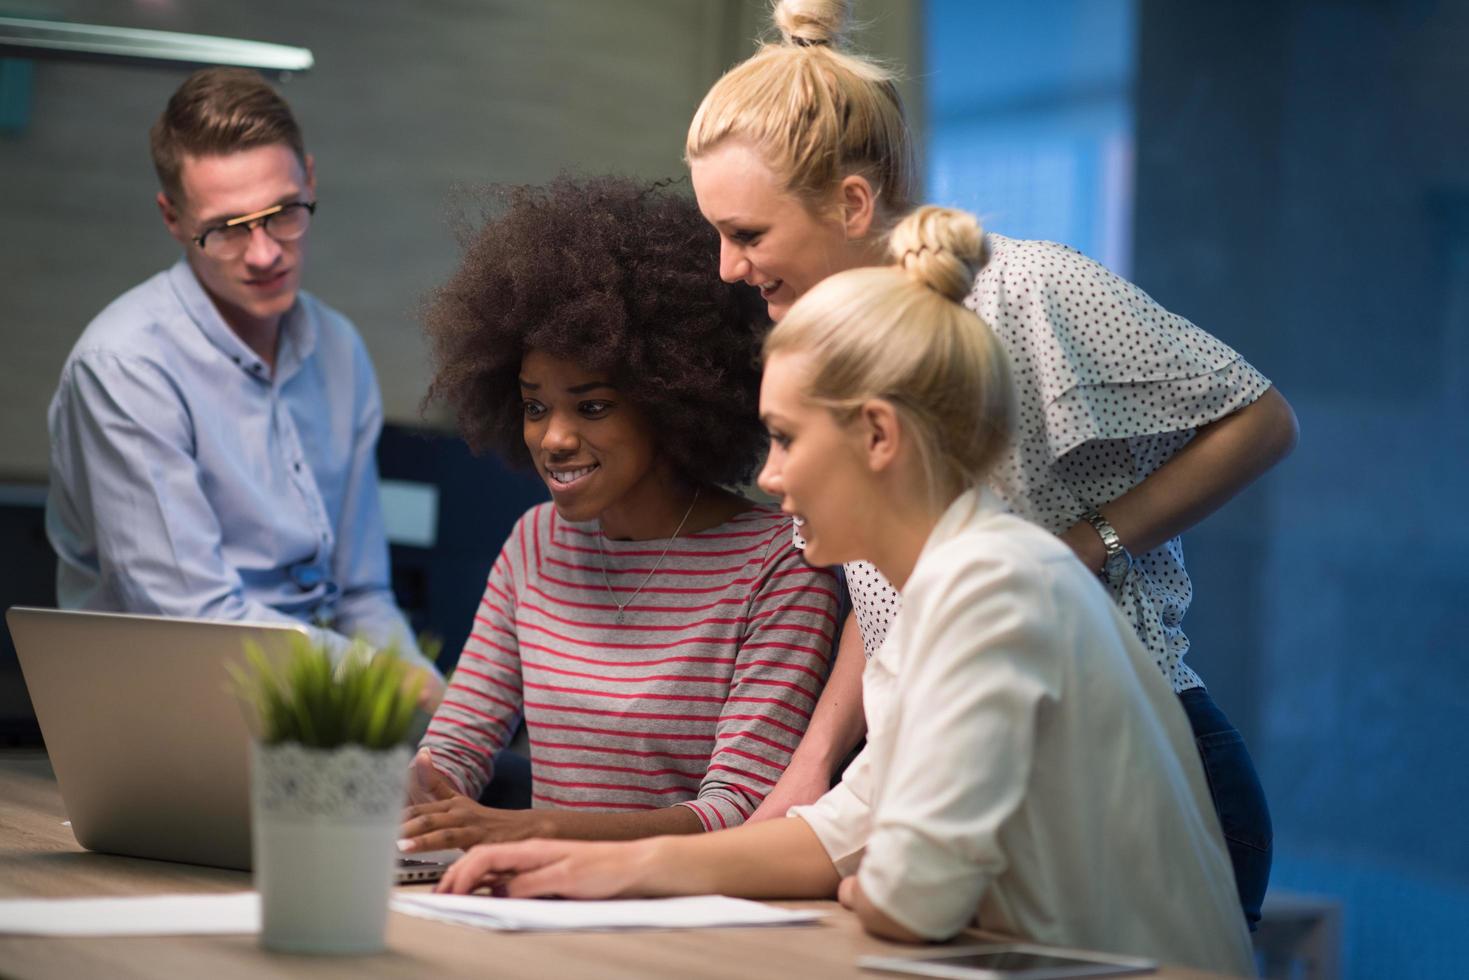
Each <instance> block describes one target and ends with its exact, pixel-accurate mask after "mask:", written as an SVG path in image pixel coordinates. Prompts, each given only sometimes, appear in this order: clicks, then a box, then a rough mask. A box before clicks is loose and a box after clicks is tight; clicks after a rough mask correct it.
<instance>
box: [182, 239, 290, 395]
mask: <svg viewBox="0 0 1469 980" xmlns="http://www.w3.org/2000/svg"><path fill="white" fill-rule="evenodd" d="M168 280H169V283H170V284H171V285H172V286H173V290H174V293H175V294H177V296H178V298H179V302H180V303H182V304H183V306H184V310H185V311H187V312H188V314H189V319H191V320H193V321H194V324H195V326H197V327H198V328H199V331H200V332H201V333H202V334H204V336H205V338H206V339H207V340H208V341H209V342H210V343H211V344H213V345H214V347H215V349H217V350H218V351H219V352H220V353H221V354H223V355H224V356H225V357H226V358H228V359H229V360H231V361H233V362H234V363H235V364H236V365H238V366H239V368H240V370H241V371H244V372H245V373H246V374H248V375H250V376H251V377H254V378H258V379H260V380H262V381H266V382H269V381H271V380H272V379H271V375H270V373H269V372H267V371H266V370H265V367H264V365H263V364H261V361H260V358H259V357H257V356H256V354H255V352H254V351H252V350H251V349H250V347H249V346H248V345H247V344H246V343H245V342H244V341H243V340H241V339H240V337H239V335H238V334H236V333H235V332H234V330H232V329H231V328H230V325H229V324H228V323H226V322H225V319H224V317H222V316H220V313H219V308H218V307H217V306H215V305H214V300H212V299H210V298H209V294H208V293H207V292H205V291H204V286H203V284H201V283H200V282H199V277H198V276H196V275H195V274H194V269H193V267H192V266H190V265H189V262H188V260H187V259H185V258H180V259H179V260H178V261H177V262H175V263H174V264H173V268H171V269H169V270H168ZM315 350H316V320H315V318H314V317H313V316H311V315H310V314H309V313H308V312H307V310H306V304H305V303H303V302H302V301H301V297H300V295H299V294H297V297H296V302H295V303H293V304H292V305H291V308H290V309H289V310H287V311H286V313H285V315H284V316H282V317H281V339H280V346H279V350H278V353H277V356H276V364H275V380H276V381H278V382H281V381H285V380H286V379H288V378H289V377H290V376H291V375H293V374H295V373H296V371H298V370H299V369H300V367H301V365H302V363H304V362H305V361H306V359H307V358H309V357H310V356H311V354H312V353H313V352H314V351H315Z"/></svg>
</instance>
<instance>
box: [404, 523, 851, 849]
mask: <svg viewBox="0 0 1469 980" xmlns="http://www.w3.org/2000/svg"><path fill="white" fill-rule="evenodd" d="M599 540H600V549H599ZM668 545H669V541H668V539H666V538H665V539H659V540H656V541H613V540H608V539H606V538H603V537H602V535H601V531H600V529H599V527H598V525H597V524H595V523H587V524H573V523H569V522H567V521H564V520H562V519H561V518H560V517H558V516H557V515H556V511H555V508H554V507H552V506H551V505H550V504H542V505H541V506H539V507H536V508H533V509H532V510H530V511H529V512H527V513H526V514H525V516H523V517H522V518H521V519H520V521H519V523H517V524H516V526H515V529H514V530H513V531H512V532H511V535H510V539H509V540H508V541H507V542H506V543H505V547H504V549H503V550H502V551H501V552H500V557H499V559H498V560H497V561H496V562H495V566H494V568H493V569H492V570H491V572H490V578H489V582H488V584H487V585H486V588H485V594H484V598H483V599H482V600H481V601H480V608H479V611H478V613H477V614H476V616H475V623H474V630H473V632H472V633H471V634H470V637H469V641H468V642H467V643H466V644H465V647H464V653H463V655H462V656H461V657H460V660H459V666H458V668H457V669H456V670H455V672H454V676H453V680H452V682H451V684H450V686H449V691H448V694H447V696H446V697H445V698H444V702H443V705H442V706H441V707H440V708H439V710H438V712H437V713H436V714H435V715H434V719H433V723H432V724H431V725H430V726H429V730H428V735H427V736H426V737H425V739H424V744H425V745H427V746H429V747H430V748H431V750H432V752H433V759H434V764H435V766H436V767H437V768H438V769H439V770H440V771H442V772H444V773H446V774H447V775H448V776H450V778H452V779H454V780H455V781H456V782H458V783H459V784H460V786H461V787H462V788H463V789H464V790H465V792H466V793H467V794H468V795H470V796H471V797H473V796H477V795H478V794H479V792H480V790H481V789H483V787H484V785H485V784H486V783H487V782H488V781H489V778H490V769H491V760H492V758H493V756H494V754H495V752H497V751H498V750H499V749H500V748H501V747H502V746H503V745H504V744H505V741H506V736H507V729H508V726H509V725H510V724H512V723H513V721H514V719H515V716H516V714H517V713H518V712H519V711H520V710H522V708H523V709H524V711H525V720H526V726H527V730H528V734H529V738H530V747H531V772H532V778H533V790H532V799H533V802H534V805H535V806H537V807H586V808H588V809H593V810H604V811H611V810H642V809H654V808H658V807H665V806H671V805H674V804H680V803H681V804H684V805H686V806H688V807H690V808H691V809H692V810H693V811H694V812H695V813H696V814H698V816H699V819H700V821H702V822H703V825H704V829H706V830H718V829H720V828H722V827H733V826H736V825H738V824H740V823H742V822H743V821H744V820H745V818H746V817H748V816H749V815H750V814H751V813H752V812H753V811H754V809H755V807H756V806H758V805H759V803H760V801H761V800H762V799H764V797H765V794H766V793H767V792H769V790H770V788H771V787H772V786H774V785H775V782H776V780H777V779H779V778H780V774H781V773H782V772H783V771H784V770H785V767H786V765H787V763H788V762H789V761H790V757H791V752H792V751H793V750H794V749H795V747H796V744H797V743H798V742H799V741H800V740H801V735H802V734H803V733H804V732H805V730H806V725H807V723H808V722H809V721H810V719H811V711H812V708H813V707H814V706H815V704H816V699H817V696H818V695H819V694H820V693H821V686H822V684H823V683H824V682H825V679H826V674H827V669H828V666H829V661H830V656H831V645H832V635H833V633H834V631H835V628H836V580H835V577H834V576H833V574H832V573H831V572H830V571H828V570H826V569H820V568H812V567H810V566H809V565H807V564H806V563H805V561H804V560H803V559H802V557H801V553H800V552H799V551H797V550H796V549H795V547H794V546H793V545H792V542H791V531H790V520H789V518H788V517H786V516H784V515H782V514H781V513H780V512H778V511H776V510H774V509H773V508H769V507H756V508H754V509H752V510H748V511H745V512H744V513H741V514H739V515H737V516H736V517H734V518H733V519H732V520H730V521H728V522H726V523H724V524H721V525H719V526H718V527H714V528H710V529H709V530H707V531H701V532H699V533H697V534H690V535H687V536H685V537H681V538H677V539H675V540H674V541H673V543H672V547H671V548H669V551H668V554H667V556H666V557H665V558H664V559H663V561H662V563H661V564H658V558H659V555H661V554H663V550H664V548H665V547H667V546H668ZM601 549H605V559H604V554H603V551H602V550H601ZM604 560H605V563H606V574H607V578H608V579H609V580H610V581H611V584H612V588H613V589H615V590H616V592H617V601H619V602H628V601H629V599H631V602H630V604H629V605H628V606H627V608H626V611H625V613H624V618H625V620H626V621H625V622H624V623H622V624H619V623H617V622H616V621H615V617H616V613H617V607H616V605H615V604H614V603H613V601H612V597H611V596H610V595H609V594H608V591H607V585H606V582H604V580H603V561H604ZM655 564H656V565H657V570H656V571H655V572H654V573H653V575H652V578H651V579H650V580H649V581H648V583H647V584H646V585H645V586H643V588H642V591H641V592H638V593H637V596H636V597H635V598H633V597H632V594H633V591H634V590H635V589H637V587H638V585H639V583H641V582H642V581H643V579H644V578H645V577H647V576H648V573H649V572H650V571H651V570H653V568H654V566H655Z"/></svg>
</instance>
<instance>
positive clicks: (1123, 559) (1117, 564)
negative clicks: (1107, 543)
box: [1102, 551, 1132, 585]
mask: <svg viewBox="0 0 1469 980" xmlns="http://www.w3.org/2000/svg"><path fill="white" fill-rule="evenodd" d="M1130 568H1132V562H1131V561H1130V560H1129V559H1128V557H1127V552H1125V551H1122V552H1118V553H1117V554H1115V555H1109V556H1108V557H1107V562H1106V564H1104V565H1103V566H1102V571H1103V572H1105V573H1106V575H1107V581H1108V582H1111V583H1112V584H1113V585H1121V584H1122V580H1123V579H1124V578H1126V577H1127V571H1128V569H1130Z"/></svg>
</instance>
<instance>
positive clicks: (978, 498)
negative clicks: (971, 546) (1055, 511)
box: [914, 487, 1005, 568]
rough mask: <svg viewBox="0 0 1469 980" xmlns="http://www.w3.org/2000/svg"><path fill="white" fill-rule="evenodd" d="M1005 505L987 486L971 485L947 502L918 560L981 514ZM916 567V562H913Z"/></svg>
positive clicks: (987, 513) (1002, 507) (996, 511)
mask: <svg viewBox="0 0 1469 980" xmlns="http://www.w3.org/2000/svg"><path fill="white" fill-rule="evenodd" d="M1004 509H1005V507H1004V505H1003V504H1002V503H1001V502H1000V498H999V497H997V496H995V493H994V491H993V490H990V489H989V488H988V487H971V488H970V489H968V490H965V491H964V492H963V493H961V494H959V496H957V497H955V498H954V502H953V503H951V504H949V507H948V509H947V510H945V511H944V513H943V516H942V517H940V518H939V520H938V523H937V524H935V525H934V526H933V530H932V531H930V532H929V535H928V540H927V541H925V542H924V543H923V550H922V551H921V552H919V553H918V561H922V560H923V556H924V555H926V554H928V552H929V551H930V550H931V549H933V548H937V547H938V546H940V545H942V544H943V543H944V542H945V541H948V540H950V539H951V538H955V537H957V536H958V535H959V534H960V532H962V531H963V530H964V529H965V528H966V527H968V526H969V525H970V523H972V522H973V521H974V519H975V518H977V517H981V516H985V517H987V516H989V515H992V514H998V513H1001V512H1002V511H1004ZM914 567H915V568H916V567H917V562H915V563H914Z"/></svg>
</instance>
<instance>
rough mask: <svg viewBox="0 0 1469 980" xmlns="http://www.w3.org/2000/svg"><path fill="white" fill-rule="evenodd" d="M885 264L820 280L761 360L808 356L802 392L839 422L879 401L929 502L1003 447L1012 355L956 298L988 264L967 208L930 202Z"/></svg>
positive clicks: (981, 471) (971, 478) (959, 488)
mask: <svg viewBox="0 0 1469 980" xmlns="http://www.w3.org/2000/svg"><path fill="white" fill-rule="evenodd" d="M889 248H890V251H891V253H892V256H893V258H894V260H895V262H896V265H893V266H884V267H867V268H860V269H849V270H847V271H845V272H839V273H837V274H836V275H833V276H830V277H828V278H827V279H824V280H823V281H822V282H820V283H819V284H817V285H816V286H814V287H813V288H812V289H811V290H810V291H809V292H807V293H806V294H805V295H804V296H802V297H801V298H800V299H799V300H797V301H796V302H795V304H794V305H793V306H792V307H791V309H790V312H788V313H787V314H786V316H785V318H784V319H783V320H781V322H780V323H779V324H777V325H776V326H775V328H774V329H773V330H772V331H771V333H770V335H769V336H768V337H767V338H766V340H765V356H766V358H767V359H768V358H770V357H771V356H772V355H774V354H777V353H795V352H800V353H809V354H811V355H813V357H812V363H811V368H810V371H809V374H808V377H807V378H806V391H805V392H804V395H805V397H806V398H807V399H808V400H810V401H813V402H815V403H816V404H819V405H823V406H825V407H827V408H829V409H830V410H831V411H832V412H833V413H834V414H835V415H836V417H837V418H838V419H839V420H842V421H846V420H849V419H851V418H852V417H854V416H855V415H856V413H857V411H858V410H859V409H860V407H861V406H862V405H863V404H864V403H866V402H867V401H869V400H871V399H874V398H880V399H883V400H886V401H888V402H890V403H891V404H892V405H893V406H894V408H895V409H896V411H897V413H898V416H899V418H900V419H901V420H902V422H903V425H904V427H905V428H906V429H907V430H908V431H909V433H910V434H911V436H912V437H913V439H914V444H915V446H916V447H917V450H918V455H919V458H920V460H921V462H922V466H923V468H924V473H925V476H926V477H927V481H928V487H929V492H930V495H931V498H932V502H933V503H934V504H936V505H943V504H946V503H947V502H948V501H950V500H952V499H953V498H954V497H955V496H957V495H958V494H959V493H961V492H963V491H964V490H966V489H968V488H970V487H973V486H977V485H979V484H980V483H981V482H982V481H983V480H984V478H985V477H986V476H987V475H988V473H989V471H990V469H991V468H992V467H993V466H994V464H995V462H996V460H998V459H999V457H1000V454H1001V453H1003V452H1004V450H1005V448H1006V446H1007V445H1008V444H1009V437H1010V428H1011V425H1012V424H1013V420H1014V415H1015V395H1014V390H1013V388H1012V386H1011V380H1010V365H1009V360H1008V358H1007V357H1006V355H1005V352H1004V350H1003V348H1001V346H1000V343H999V341H998V340H996V339H995V335H994V334H993V333H992V332H991V331H990V328H989V326H988V325H987V324H986V323H985V322H984V321H983V320H982V319H980V317H979V316H978V315H977V314H975V313H974V312H972V311H971V310H969V309H967V308H965V307H964V306H963V305H962V302H963V300H964V298H965V296H967V295H968V294H969V292H970V290H971V289H972V288H973V285H974V277H975V275H976V274H977V273H978V271H979V269H980V267H981V266H982V265H983V264H984V261H985V252H984V235H983V232H982V231H981V229H980V225H979V221H978V220H977V219H976V218H975V217H974V216H973V215H971V214H968V213H966V212H963V211H955V210H951V209H948V208H939V207H933V206H926V207H922V208H919V209H918V210H916V211H914V212H913V213H912V214H910V215H908V216H907V217H906V218H904V219H903V220H902V221H901V222H899V224H898V226H897V227H896V228H894V229H893V232H892V235H891V236H890V238H889Z"/></svg>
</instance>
